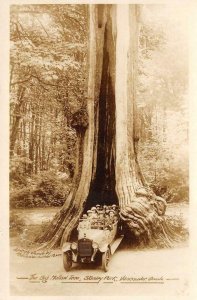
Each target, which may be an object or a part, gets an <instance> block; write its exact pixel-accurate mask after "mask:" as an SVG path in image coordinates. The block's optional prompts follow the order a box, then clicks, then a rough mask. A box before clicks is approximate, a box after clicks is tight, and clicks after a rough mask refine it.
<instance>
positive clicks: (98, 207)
mask: <svg viewBox="0 0 197 300" xmlns="http://www.w3.org/2000/svg"><path fill="white" fill-rule="evenodd" d="M100 210H102V207H101V206H100V204H97V205H96V211H97V213H99V211H100Z"/></svg>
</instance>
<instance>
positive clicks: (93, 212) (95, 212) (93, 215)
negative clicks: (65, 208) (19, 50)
mask: <svg viewBox="0 0 197 300" xmlns="http://www.w3.org/2000/svg"><path fill="white" fill-rule="evenodd" d="M91 211H92V218H97V217H98V213H97V210H96V207H94V206H93V207H92V208H91Z"/></svg>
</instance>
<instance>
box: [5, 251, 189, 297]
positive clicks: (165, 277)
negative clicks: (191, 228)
mask: <svg viewBox="0 0 197 300" xmlns="http://www.w3.org/2000/svg"><path fill="white" fill-rule="evenodd" d="M58 254H59V253H58V252H56V255H58ZM10 258H11V261H10V264H11V278H10V279H11V282H10V284H11V294H12V295H21V296H22V295H35V296H38V295H46V296H48V295H95V294H96V295H119V294H121V295H125V296H126V295H131V293H132V295H163V296H170V295H176V296H178V295H182V296H185V295H187V293H188V281H187V280H188V272H189V270H188V266H189V255H188V248H187V247H183V248H176V249H163V250H146V251H139V250H138V251H137V250H133V251H132V250H128V249H124V248H123V249H119V250H118V251H117V252H116V253H115V254H114V255H113V257H112V258H111V262H110V271H109V272H108V273H104V272H103V271H102V270H101V268H98V267H96V266H94V265H86V266H85V265H74V266H73V268H72V269H71V271H70V272H68V273H67V272H65V271H64V268H63V265H62V257H61V256H56V257H48V258H26V257H20V256H18V255H17V254H16V252H15V251H14V250H13V249H11V256H10ZM87 276H88V277H87ZM19 278H20V279H19ZM21 278H26V279H21ZM169 279H170V280H169ZM45 281H46V282H45ZM84 281H85V282H87V283H84ZM98 281H99V282H98ZM139 281H140V282H141V281H145V283H141V284H140V283H139Z"/></svg>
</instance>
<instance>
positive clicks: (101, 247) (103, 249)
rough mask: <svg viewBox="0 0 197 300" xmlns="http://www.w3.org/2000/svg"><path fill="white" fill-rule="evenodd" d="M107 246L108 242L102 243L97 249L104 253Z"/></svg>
mask: <svg viewBox="0 0 197 300" xmlns="http://www.w3.org/2000/svg"><path fill="white" fill-rule="evenodd" d="M109 248H110V247H109V245H108V244H105V245H102V246H100V247H99V251H100V252H102V253H104V252H106V251H107V249H109Z"/></svg>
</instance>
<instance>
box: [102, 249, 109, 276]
mask: <svg viewBox="0 0 197 300" xmlns="http://www.w3.org/2000/svg"><path fill="white" fill-rule="evenodd" d="M109 259H110V250H109V249H107V251H105V252H104V253H103V254H102V269H103V270H104V271H105V272H107V271H108V270H109Z"/></svg>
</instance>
